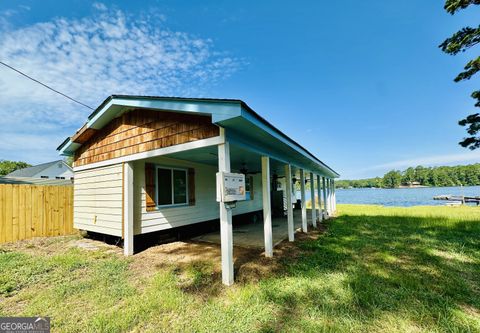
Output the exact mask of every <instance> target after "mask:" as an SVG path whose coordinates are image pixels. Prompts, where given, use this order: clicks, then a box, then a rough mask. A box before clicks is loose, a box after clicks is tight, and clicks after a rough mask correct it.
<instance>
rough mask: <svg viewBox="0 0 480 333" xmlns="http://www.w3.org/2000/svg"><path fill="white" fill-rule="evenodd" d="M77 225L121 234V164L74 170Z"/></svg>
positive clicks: (111, 233) (102, 231) (108, 233)
mask: <svg viewBox="0 0 480 333" xmlns="http://www.w3.org/2000/svg"><path fill="white" fill-rule="evenodd" d="M73 220H74V227H75V228H77V229H83V230H88V231H93V232H99V233H103V234H107V235H113V236H122V164H115V165H111V166H107V167H101V168H95V169H89V170H84V171H77V172H75V180H74V214H73Z"/></svg>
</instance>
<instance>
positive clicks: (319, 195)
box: [317, 175, 323, 222]
mask: <svg viewBox="0 0 480 333" xmlns="http://www.w3.org/2000/svg"><path fill="white" fill-rule="evenodd" d="M317 192H318V221H319V222H322V221H323V209H322V184H321V182H320V176H319V175H317Z"/></svg>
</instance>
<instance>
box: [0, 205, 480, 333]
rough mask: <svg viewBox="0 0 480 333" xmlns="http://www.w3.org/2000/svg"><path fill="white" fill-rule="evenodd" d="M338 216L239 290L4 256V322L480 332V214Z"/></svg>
mask: <svg viewBox="0 0 480 333" xmlns="http://www.w3.org/2000/svg"><path fill="white" fill-rule="evenodd" d="M338 208H339V217H337V218H336V219H334V220H330V221H328V222H327V231H326V232H325V233H324V234H322V235H320V236H319V237H318V238H317V239H305V240H302V241H299V242H297V243H296V244H297V245H296V246H297V248H296V249H295V248H289V250H288V251H289V255H288V256H287V255H285V253H286V252H285V251H284V255H283V257H281V258H278V257H279V254H278V253H276V254H277V261H276V262H275V263H276V265H277V266H278V269H276V270H274V271H272V272H271V273H269V274H267V275H266V276H265V277H263V278H262V279H260V281H256V280H254V279H251V280H249V279H248V278H247V277H244V278H243V279H241V282H238V283H237V284H235V285H234V286H233V287H231V288H226V287H222V286H221V285H220V284H219V283H218V280H219V275H218V263H216V262H213V261H212V260H210V261H209V260H204V261H192V262H191V263H190V264H186V265H180V264H178V265H177V264H175V263H171V264H168V265H158V267H154V269H153V273H151V274H140V273H139V270H138V269H134V268H133V267H134V266H135V265H134V263H135V260H137V259H136V258H135V256H134V257H133V258H129V259H125V258H123V257H122V256H120V255H119V254H118V253H115V252H112V251H107V250H99V251H86V250H82V249H78V248H67V247H64V248H62V247H61V246H57V247H56V248H57V249H58V250H57V251H53V252H51V253H50V252H48V251H47V252H46V251H40V249H39V250H38V253H37V251H36V247H38V246H39V245H36V243H32V244H30V245H29V244H28V243H26V245H25V246H24V247H23V248H22V247H16V248H15V247H11V246H4V247H3V249H1V248H0V316H6V315H48V316H50V317H52V322H53V325H54V331H58V332H122V331H133V332H158V331H168V332H172V331H182V332H185V331H187V332H190V331H196V332H199V331H200V332H205V331H208V332H253V331H260V332H273V331H282V332H283V331H297V332H322V331H328V332H339V331H340V332H349V331H353V332H480V208H476V207H460V208H458V207H414V208H383V207H377V206H354V205H339V206H338ZM67 240H68V239H67ZM49 242H51V243H52V244H53V243H55V242H66V239H65V238H59V239H58V240H56V239H51V240H49ZM54 245H55V244H54ZM281 248H282V246H280V249H281ZM60 249H62V250H60ZM292 251H293V252H295V254H292V253H291V252H292ZM262 260H265V259H262ZM240 272H242V270H241V269H240ZM240 275H241V273H240V274H239V276H240Z"/></svg>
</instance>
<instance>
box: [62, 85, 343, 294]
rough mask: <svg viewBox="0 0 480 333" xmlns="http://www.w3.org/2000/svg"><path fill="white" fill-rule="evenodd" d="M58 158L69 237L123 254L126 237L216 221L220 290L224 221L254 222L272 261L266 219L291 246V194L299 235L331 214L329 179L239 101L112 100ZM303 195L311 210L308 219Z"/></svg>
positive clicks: (226, 239) (226, 278)
mask: <svg viewBox="0 0 480 333" xmlns="http://www.w3.org/2000/svg"><path fill="white" fill-rule="evenodd" d="M296 119H299V118H298V117H296ZM319 130H320V126H319ZM58 150H59V152H60V154H61V155H66V156H72V157H73V159H74V168H73V169H74V172H75V184H74V226H75V228H78V229H83V230H88V231H93V232H98V233H103V234H108V235H113V236H118V237H122V238H123V239H124V253H125V255H131V254H133V242H134V235H139V234H145V233H150V232H155V231H159V230H165V229H170V228H176V227H180V226H184V225H191V224H196V223H200V222H204V221H210V220H215V219H217V220H219V221H220V235H221V236H220V239H221V253H222V279H223V282H224V283H225V284H227V285H230V284H232V283H233V235H232V216H235V215H240V214H246V213H252V212H261V213H263V214H261V215H262V216H263V231H264V236H263V237H264V240H265V255H267V256H272V253H273V242H272V215H273V216H274V217H275V215H280V216H282V218H283V219H284V223H285V225H286V226H287V229H288V238H289V240H290V241H293V240H294V232H295V230H294V213H293V204H294V202H293V200H294V199H295V195H294V193H295V190H296V186H299V188H300V189H301V192H302V198H303V200H302V203H301V222H302V224H301V226H302V230H303V231H304V232H306V231H307V228H308V225H307V221H308V220H310V221H311V223H312V224H313V226H316V223H317V220H321V219H323V218H327V217H328V216H330V215H331V214H333V213H334V211H335V206H336V204H335V191H334V188H335V187H334V181H333V180H334V178H336V177H338V176H339V175H338V174H337V173H336V172H335V171H334V170H333V169H331V168H330V167H329V166H327V165H326V164H325V163H323V162H322V161H320V160H319V159H318V158H317V157H315V156H314V155H313V154H311V153H310V152H308V151H307V150H306V149H305V148H303V147H302V146H301V145H299V144H298V143H297V142H295V141H294V140H292V139H291V138H289V137H288V136H287V135H285V134H284V133H282V132H281V131H280V130H278V129H277V128H275V127H274V126H273V125H272V124H270V123H269V122H268V121H267V120H265V119H264V118H262V117H261V116H260V115H259V114H257V113H256V112H255V111H253V110H252V109H251V108H250V107H249V106H248V105H247V104H245V103H244V102H242V101H240V100H230V99H207V98H176V97H147V96H123V95H112V96H110V97H108V98H107V99H106V100H105V101H104V102H103V103H102V104H101V105H100V106H99V107H98V108H97V109H96V110H95V111H94V112H93V113H92V114H91V115H90V116H89V117H88V120H87V122H86V123H85V125H84V126H83V127H82V128H80V129H79V130H78V131H77V133H75V135H73V136H72V137H70V138H68V139H66V140H65V141H64V142H63V143H62V144H61V145H60V146H59V147H58ZM308 184H310V185H309V186H308ZM306 187H310V189H309V191H310V197H313V198H314V197H315V196H317V197H318V199H317V201H318V202H320V203H321V204H320V206H321V207H315V200H312V205H313V207H312V209H311V210H310V212H308V215H309V216H308V219H307V208H306V200H305V191H306V189H305V188H306ZM317 206H318V205H317ZM317 209H318V212H317ZM283 216H285V217H283Z"/></svg>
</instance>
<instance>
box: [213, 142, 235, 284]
mask: <svg viewBox="0 0 480 333" xmlns="http://www.w3.org/2000/svg"><path fill="white" fill-rule="evenodd" d="M218 171H219V172H222V171H223V172H230V146H229V144H228V142H225V143H223V144H219V145H218ZM218 186H220V184H217V188H218ZM219 204H220V242H221V253H222V282H223V284H225V285H227V286H230V285H232V284H233V232H232V210H231V209H227V207H226V206H225V203H223V202H220V203H219Z"/></svg>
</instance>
